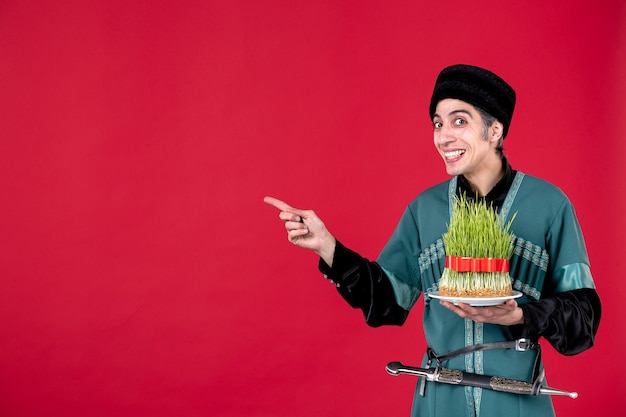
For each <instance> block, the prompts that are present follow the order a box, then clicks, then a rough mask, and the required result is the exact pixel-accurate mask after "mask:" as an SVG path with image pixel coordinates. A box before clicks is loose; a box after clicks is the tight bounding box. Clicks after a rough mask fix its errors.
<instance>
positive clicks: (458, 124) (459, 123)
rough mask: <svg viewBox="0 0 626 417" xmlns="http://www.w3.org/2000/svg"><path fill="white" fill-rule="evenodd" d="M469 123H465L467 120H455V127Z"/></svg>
mask: <svg viewBox="0 0 626 417" xmlns="http://www.w3.org/2000/svg"><path fill="white" fill-rule="evenodd" d="M466 123H467V122H466V121H465V119H463V118H461V117H458V118H456V119H454V125H455V126H462V125H464V124H466Z"/></svg>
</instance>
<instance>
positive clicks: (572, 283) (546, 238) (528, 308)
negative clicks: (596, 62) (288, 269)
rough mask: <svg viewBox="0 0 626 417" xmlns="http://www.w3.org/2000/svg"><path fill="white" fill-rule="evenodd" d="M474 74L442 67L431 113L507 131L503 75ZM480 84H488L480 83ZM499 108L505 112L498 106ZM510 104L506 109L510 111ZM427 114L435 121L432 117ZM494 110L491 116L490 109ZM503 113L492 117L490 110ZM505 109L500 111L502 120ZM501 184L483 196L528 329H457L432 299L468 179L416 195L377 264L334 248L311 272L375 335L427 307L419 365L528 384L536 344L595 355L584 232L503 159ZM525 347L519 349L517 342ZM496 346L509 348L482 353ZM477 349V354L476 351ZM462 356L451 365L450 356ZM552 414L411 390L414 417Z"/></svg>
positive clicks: (594, 299) (514, 402)
mask: <svg viewBox="0 0 626 417" xmlns="http://www.w3.org/2000/svg"><path fill="white" fill-rule="evenodd" d="M493 77H497V76H495V75H494V74H492V73H490V72H485V70H482V69H480V68H478V69H477V68H476V67H468V66H455V67H450V68H449V69H446V70H444V71H443V72H442V75H440V77H439V79H438V84H437V85H436V87H435V92H434V94H433V101H432V102H433V103H434V106H436V103H437V102H438V101H439V100H441V99H443V98H458V99H460V100H464V101H467V102H469V103H471V104H474V105H475V106H478V107H480V108H482V109H483V110H486V111H488V112H489V114H492V115H493V114H494V113H496V114H498V116H497V117H498V120H500V121H504V122H505V132H506V131H507V130H508V125H509V124H510V121H511V117H510V116H511V114H512V111H513V104H514V102H515V99H514V93H513V99H512V103H513V104H511V91H512V89H511V90H509V89H510V87H508V85H506V83H505V85H503V84H502V83H503V82H504V81H501V79H500V78H499V77H497V78H493ZM485 79H486V81H485ZM503 103H504V104H503ZM507 103H508V104H507ZM434 106H433V105H432V104H431V116H432V114H433V113H434ZM494 109H495V110H494ZM498 109H500V110H498ZM501 109H504V114H503V113H502V111H501ZM502 162H503V168H504V176H503V178H502V179H501V180H500V181H499V182H498V184H497V185H496V186H495V187H494V188H493V189H492V190H491V192H490V193H489V194H488V195H487V196H485V197H484V198H485V199H486V200H487V203H488V204H493V206H494V208H495V209H496V210H498V212H499V215H500V216H501V218H502V219H503V220H504V222H505V223H506V222H508V220H509V219H510V218H511V216H513V215H514V214H515V213H517V214H516V217H515V219H514V221H513V223H512V225H511V231H512V232H513V234H514V241H513V245H514V251H513V256H512V258H511V260H510V276H511V280H512V285H513V288H514V289H515V290H517V291H520V292H522V293H523V297H522V298H519V299H517V301H518V303H519V305H520V307H521V308H522V310H523V312H524V324H522V325H516V326H501V325H495V324H482V323H476V322H473V321H472V320H469V319H463V318H461V317H459V316H457V315H456V314H454V313H453V312H451V311H450V310H448V309H446V308H444V307H442V306H441V305H440V304H439V302H438V301H437V300H435V299H432V298H430V297H429V296H428V292H429V291H434V290H437V288H438V287H437V283H438V280H439V279H440V277H441V274H442V272H443V270H444V266H445V257H446V252H445V247H444V245H443V241H442V235H443V234H444V233H445V232H446V228H447V224H448V223H449V221H450V216H451V214H452V208H453V202H454V197H455V195H459V196H461V195H466V196H472V195H474V192H473V191H472V190H471V188H470V186H469V183H468V182H467V180H466V179H465V178H464V177H462V176H459V177H454V178H452V179H451V180H449V181H446V182H444V183H441V184H438V185H436V186H434V187H432V188H429V189H427V190H425V191H424V192H422V193H421V194H420V195H419V196H418V197H417V198H416V199H415V200H414V201H413V202H412V203H411V204H410V205H409V206H408V207H407V208H406V211H405V213H404V214H403V216H402V218H401V219H400V222H399V224H398V226H397V228H396V230H395V231H394V233H393V235H392V236H391V238H390V240H389V241H388V243H387V244H386V246H385V247H384V249H383V250H382V252H381V254H380V256H379V258H378V260H377V261H376V262H372V261H369V260H367V259H365V258H363V257H361V256H360V255H359V254H357V253H355V252H353V251H351V250H350V249H348V248H346V247H345V246H344V245H342V244H341V243H340V242H337V246H336V249H335V255H334V259H333V266H332V268H331V267H329V266H328V265H327V264H326V263H325V262H324V261H323V260H320V264H319V268H320V270H321V271H322V272H323V273H324V274H325V276H327V277H328V278H329V279H330V280H332V282H334V283H336V285H337V290H338V291H339V293H340V294H341V296H342V297H343V298H344V299H345V300H346V301H347V302H348V303H349V304H350V305H351V306H353V307H355V308H360V309H362V310H363V313H364V316H365V320H366V322H367V323H368V324H369V325H371V326H380V325H386V324H396V325H401V324H403V323H404V321H405V320H406V317H407V315H408V313H409V311H410V310H411V308H412V307H413V306H414V305H415V303H416V302H417V300H418V298H419V297H420V296H423V297H424V318H423V320H424V321H423V325H424V333H425V336H426V341H427V343H428V348H429V349H428V353H427V354H426V355H425V356H424V359H423V363H422V366H424V367H426V366H432V365H434V363H433V361H435V362H437V363H436V364H437V365H442V366H445V367H446V368H450V369H454V370H461V371H466V372H472V373H477V374H483V375H493V376H499V377H505V378H513V379H521V380H525V381H529V382H532V381H534V380H535V378H537V375H538V373H539V372H540V371H541V369H542V364H541V360H540V350H539V349H538V341H539V338H540V337H544V338H545V339H546V340H548V341H549V342H550V344H552V346H553V347H554V348H555V349H556V350H557V351H558V352H560V353H562V354H564V355H573V354H577V353H580V352H582V351H584V350H586V349H588V348H589V347H591V346H592V345H593V342H594V337H595V334H596V332H597V328H598V324H599V320H600V310H601V309H600V300H599V298H598V295H597V292H596V291H595V286H594V282H593V278H592V276H591V272H590V266H589V260H588V256H587V251H586V248H585V244H584V239H583V236H582V232H581V228H580V226H579V223H578V220H577V218H576V214H575V212H574V208H573V207H572V204H571V203H570V201H569V200H568V198H567V197H566V195H565V194H564V193H563V192H561V190H559V189H558V188H557V187H555V186H554V185H552V184H550V183H548V182H546V181H543V180H541V179H538V178H536V177H533V176H530V175H525V174H524V173H522V172H519V171H514V170H513V169H512V168H511V166H510V165H509V164H508V162H507V160H506V158H505V157H504V156H502ZM520 339H524V340H529V341H530V342H531V343H530V344H529V345H528V346H525V348H524V349H519V346H518V349H516V348H515V341H516V340H520ZM493 342H511V346H510V347H508V348H500V349H485V350H483V349H480V346H483V345H485V344H490V343H493ZM476 346H478V347H479V348H478V350H476V351H473V350H474V349H476ZM464 348H465V349H466V351H465V352H461V353H465V354H461V355H459V356H454V357H449V355H446V354H447V353H448V352H452V351H456V350H459V349H461V350H463V349H464ZM502 415H507V416H511V417H514V416H534V417H543V416H554V408H553V406H552V402H551V398H550V397H549V396H530V395H515V394H508V393H501V392H494V391H488V390H484V389H481V388H473V387H463V386H454V385H443V384H437V383H435V382H427V383H425V384H423V383H422V382H421V381H420V382H418V388H417V390H416V393H415V397H414V401H413V408H412V416H420V417H424V416H445V417H449V416H455V417H458V416H470V417H491V416H502Z"/></svg>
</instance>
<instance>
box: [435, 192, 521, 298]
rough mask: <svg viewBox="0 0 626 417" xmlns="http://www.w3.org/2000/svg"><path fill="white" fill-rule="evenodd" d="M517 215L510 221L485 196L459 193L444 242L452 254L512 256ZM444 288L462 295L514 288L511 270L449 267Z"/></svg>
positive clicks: (441, 281)
mask: <svg viewBox="0 0 626 417" xmlns="http://www.w3.org/2000/svg"><path fill="white" fill-rule="evenodd" d="M513 220H515V215H514V216H513V218H512V219H511V220H510V221H509V222H508V223H507V224H504V222H503V220H502V219H501V218H500V216H498V214H497V213H496V211H495V210H494V209H493V207H492V206H491V205H489V206H488V205H487V203H486V202H485V201H484V200H480V199H476V200H474V201H468V200H467V199H466V198H465V196H462V197H458V196H457V197H456V198H455V201H454V208H453V211H452V217H451V218H450V224H449V225H448V231H447V232H446V233H445V234H444V235H443V243H444V246H445V248H446V255H448V256H463V257H470V258H499V259H510V258H511V255H512V253H513V233H512V232H511V231H510V229H511V224H512V223H513ZM439 288H440V290H445V291H447V292H449V293H451V294H454V295H457V296H459V295H460V296H462V295H469V294H472V293H476V291H478V292H480V291H482V290H484V289H487V290H494V291H495V292H496V293H503V292H507V291H509V292H510V290H511V279H510V277H509V274H508V272H457V271H454V270H452V269H449V268H446V269H445V270H444V272H443V274H442V277H441V280H440V281H439Z"/></svg>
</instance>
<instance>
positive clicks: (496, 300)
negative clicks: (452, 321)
mask: <svg viewBox="0 0 626 417" xmlns="http://www.w3.org/2000/svg"><path fill="white" fill-rule="evenodd" d="M522 295H523V294H522V293H521V292H519V291H513V294H512V295H507V296H504V297H481V298H470V297H446V296H445V295H439V291H429V292H428V296H429V297H432V298H437V299H439V300H443V301H449V302H451V303H453V304H459V303H465V304H469V305H471V306H474V307H486V306H496V305H498V304H502V303H504V302H505V301H506V300H512V299H514V298H519V297H521V296H522Z"/></svg>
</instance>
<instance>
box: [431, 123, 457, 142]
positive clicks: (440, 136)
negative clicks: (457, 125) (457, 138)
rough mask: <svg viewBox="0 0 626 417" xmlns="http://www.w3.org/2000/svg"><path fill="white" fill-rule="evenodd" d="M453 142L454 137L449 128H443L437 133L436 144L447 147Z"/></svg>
mask: <svg viewBox="0 0 626 417" xmlns="http://www.w3.org/2000/svg"><path fill="white" fill-rule="evenodd" d="M453 141H454V136H452V134H451V132H450V130H449V128H448V127H446V126H442V127H441V128H439V129H438V130H437V131H435V143H438V144H440V145H445V144H446V143H450V142H453Z"/></svg>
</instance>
